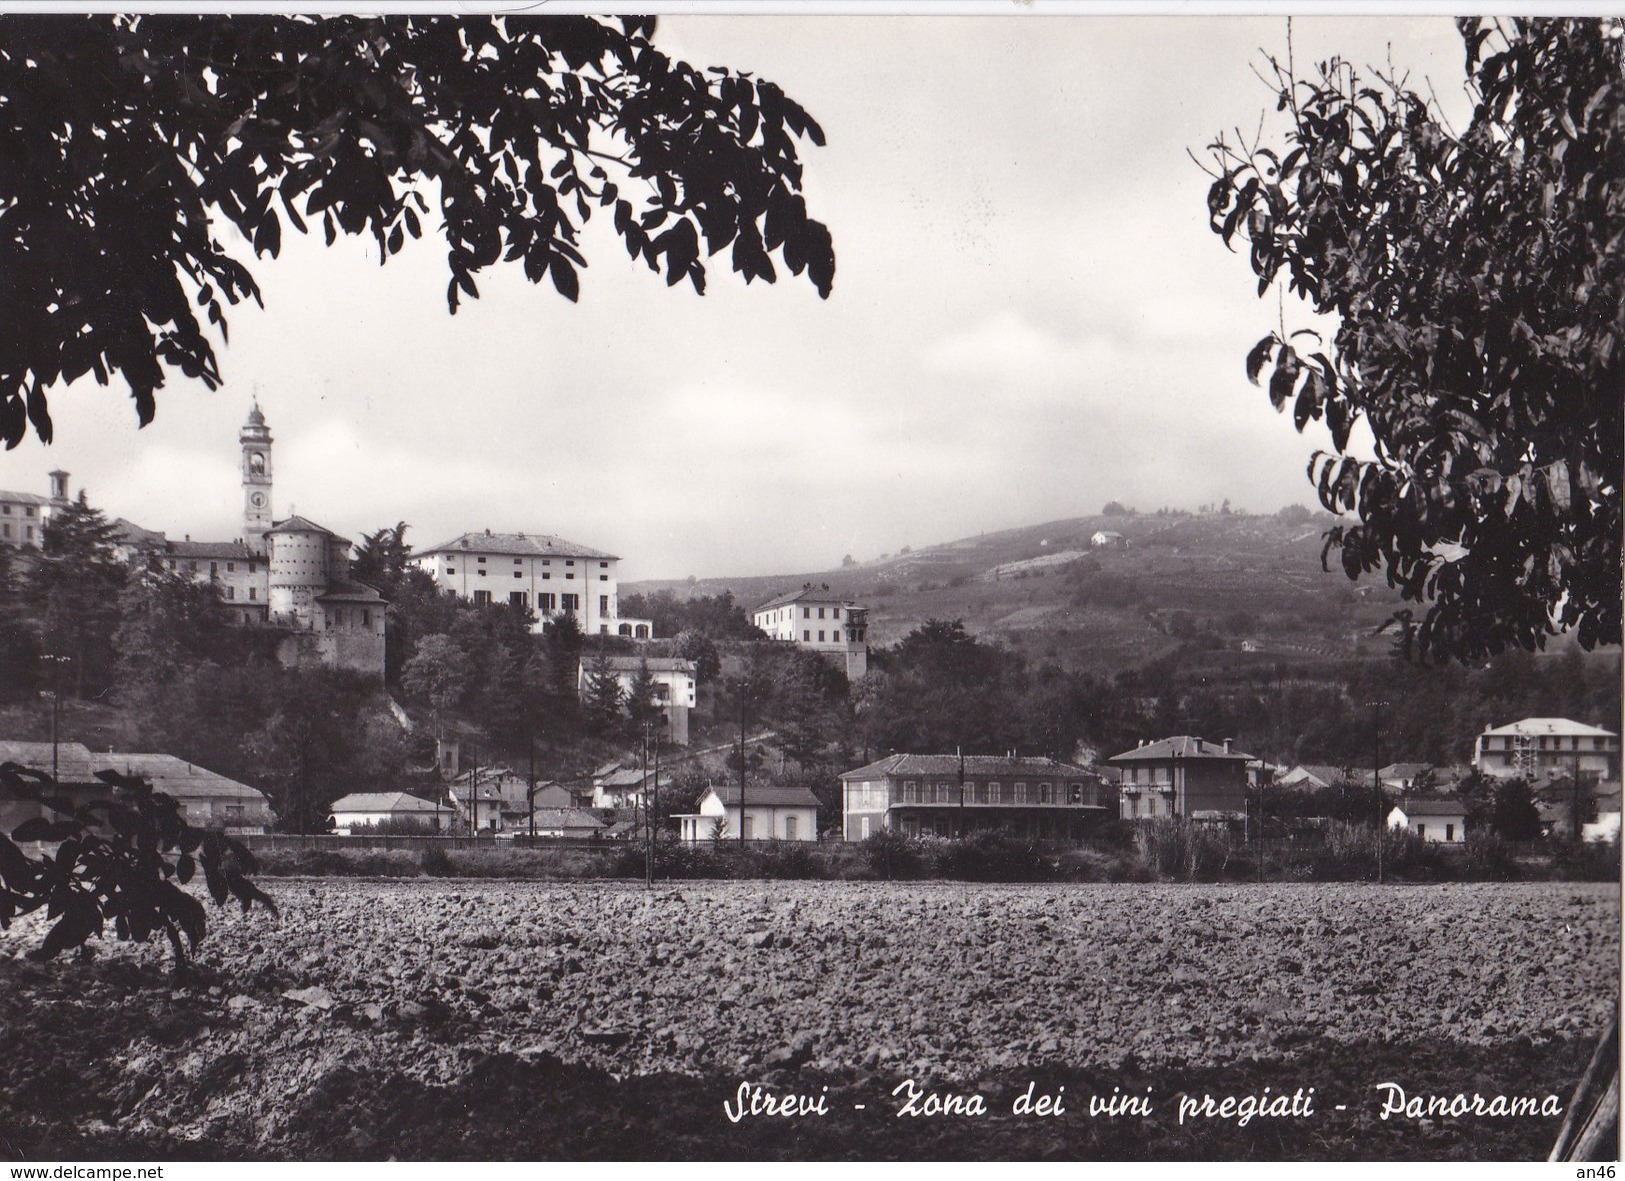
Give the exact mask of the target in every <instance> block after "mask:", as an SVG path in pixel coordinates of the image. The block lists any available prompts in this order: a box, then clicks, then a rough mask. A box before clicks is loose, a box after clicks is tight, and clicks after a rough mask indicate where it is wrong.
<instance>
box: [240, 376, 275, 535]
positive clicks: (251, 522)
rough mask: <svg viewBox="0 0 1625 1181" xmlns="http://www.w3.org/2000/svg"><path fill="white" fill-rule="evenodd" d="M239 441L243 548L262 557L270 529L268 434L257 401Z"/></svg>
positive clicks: (269, 441) (269, 440)
mask: <svg viewBox="0 0 1625 1181" xmlns="http://www.w3.org/2000/svg"><path fill="white" fill-rule="evenodd" d="M238 441H239V442H240V443H241V444H242V447H243V544H244V545H246V546H247V547H248V550H249V552H250V553H254V554H259V555H260V556H262V557H263V556H264V555H265V552H266V551H265V531H266V530H267V529H269V528H270V527H271V523H272V522H271V431H270V428H268V427H267V426H266V425H265V415H263V414H261V413H260V403H259V399H258V398H256V399H255V400H254V408H253V409H252V410H250V411H249V412H248V421H247V422H245V423H244V424H243V429H242V433H241V434H239V435H238Z"/></svg>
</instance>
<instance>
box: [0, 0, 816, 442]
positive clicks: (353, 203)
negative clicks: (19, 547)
mask: <svg viewBox="0 0 1625 1181" xmlns="http://www.w3.org/2000/svg"><path fill="white" fill-rule="evenodd" d="M653 32H654V21H653V20H652V19H650V18H647V17H625V18H620V19H617V20H599V19H596V18H591V17H584V16H567V17H549V18H539V19H538V18H529V17H483V18H472V17H471V18H460V19H454V18H449V17H422V16H374V17H335V18H311V17H261V16H236V17H229V16H203V17H174V16H104V15H92V16H81V17H77V18H70V17H50V16H7V17H6V18H5V19H4V20H3V21H0V95H4V96H5V103H4V112H5V113H4V117H3V118H0V159H3V160H4V161H5V165H6V166H5V167H4V168H3V169H0V272H3V273H4V274H5V275H6V279H7V281H6V283H5V285H4V288H3V290H0V320H3V321H4V322H5V324H6V325H7V329H8V331H7V332H6V334H5V338H4V341H3V342H0V438H3V439H4V440H5V441H6V444H7V446H16V445H17V443H18V442H19V441H20V440H21V439H22V437H23V435H24V434H25V433H26V431H27V427H28V423H29V422H32V424H33V427H34V431H35V433H36V434H38V435H39V437H40V438H41V439H42V440H44V441H49V440H50V438H51V429H52V428H51V419H50V414H49V410H48V407H47V401H46V394H45V391H46V389H47V388H48V387H50V386H52V385H54V384H56V383H57V382H59V381H60V382H63V383H71V382H73V381H75V380H77V379H78V378H80V377H83V376H84V375H86V374H94V375H95V377H96V380H97V381H99V382H101V383H103V384H106V383H107V382H108V381H109V380H110V379H111V378H112V377H114V376H119V377H122V378H123V379H124V381H125V382H127V383H128V385H129V387H130V390H131V393H132V396H133V397H134V399H135V404H136V412H137V415H138V416H139V418H140V421H141V422H142V424H143V425H144V424H145V423H147V422H148V421H150V420H151V418H152V416H153V413H154V410H155V397H154V393H155V391H156V390H157V389H158V388H159V387H160V386H162V385H163V384H164V381H165V377H166V370H168V369H179V370H180V371H181V372H182V373H183V374H185V375H186V376H187V377H192V378H197V379H200V380H202V381H203V382H204V383H205V384H206V385H208V386H209V387H210V388H214V387H215V386H217V385H218V384H219V383H220V371H219V366H218V364H217V361H216V358H215V353H214V349H213V346H212V345H211V344H210V341H209V338H208V335H207V333H206V330H205V328H204V326H203V325H202V324H200V323H199V320H198V310H199V309H203V310H206V315H207V321H208V323H209V324H210V325H215V326H218V327H219V329H220V331H221V334H222V338H224V333H225V329H226V319H225V311H224V306H223V305H224V304H236V303H239V302H241V301H242V300H243V299H245V298H247V299H253V300H255V301H256V302H258V301H259V300H260V291H259V287H258V286H257V284H256V283H255V281H254V277H253V275H252V273H251V272H250V271H249V269H248V268H247V267H245V266H244V265H243V264H242V263H240V262H239V261H237V260H236V259H235V258H233V257H232V255H231V253H230V252H229V251H228V249H227V246H228V244H229V239H228V235H230V236H231V237H234V236H235V232H241V234H242V235H243V237H244V238H245V239H246V240H247V241H248V242H249V243H251V244H252V246H253V249H254V252H255V254H256V256H264V255H267V254H269V255H271V256H273V257H274V256H275V255H276V254H277V253H278V251H279V250H280V248H281V242H282V231H283V226H284V224H287V225H289V226H292V227H293V228H294V229H297V230H299V231H301V232H304V231H305V229H306V219H310V220H312V221H318V222H320V224H321V229H322V232H323V233H324V234H325V236H326V238H327V241H328V242H329V243H332V242H333V241H334V240H335V239H336V237H337V236H338V234H339V233H340V232H342V233H345V234H369V235H371V237H372V238H373V239H374V241H375V242H376V243H377V247H378V252H379V258H380V261H383V260H387V259H388V257H389V256H390V255H393V254H395V253H396V252H398V251H399V250H400V249H401V247H402V245H403V244H404V242H405V240H406V237H407V236H408V235H410V236H411V237H414V238H416V237H419V236H420V235H421V234H422V233H423V231H424V221H425V220H427V221H428V222H429V224H430V225H431V227H432V226H434V225H436V224H438V225H439V226H440V227H441V230H440V232H441V233H443V235H444V237H445V240H446V248H447V252H446V257H447V263H448V264H449V266H450V269H451V280H450V283H449V285H448V287H447V290H446V298H447V303H448V305H449V306H450V308H451V309H452V311H454V312H455V311H456V308H457V304H458V301H459V299H460V298H461V297H463V296H468V297H471V298H472V297H475V296H477V295H478V294H479V292H478V289H477V288H476V286H475V282H474V276H475V275H476V274H477V273H478V272H479V271H480V270H482V269H484V268H486V267H488V266H491V265H492V264H494V263H496V262H497V261H498V260H510V261H517V262H520V263H521V265H522V266H523V268H524V272H525V276H526V278H527V279H529V280H530V281H531V282H533V283H540V282H541V281H542V280H543V279H547V280H549V281H551V283H552V284H553V286H554V288H555V289H556V290H557V291H558V292H559V293H560V294H561V295H563V296H564V297H565V298H567V299H571V300H574V299H575V298H576V297H577V293H578V289H579V284H580V279H579V276H578V273H577V272H578V269H579V268H581V267H584V266H585V265H586V259H585V258H584V257H583V255H582V253H581V251H580V249H579V245H578V242H579V237H578V235H579V232H580V230H581V228H582V227H583V226H584V225H585V223H586V222H587V221H588V220H589V218H591V216H592V215H593V213H594V212H595V211H597V210H602V211H604V212H606V213H608V214H611V215H612V217H613V222H614V228H615V232H616V233H617V234H618V235H619V237H620V238H621V240H622V242H623V243H624V244H625V246H626V249H627V252H628V253H629V254H630V255H631V256H632V257H633V258H634V259H639V258H641V259H642V260H643V261H644V262H645V263H647V264H648V266H649V267H650V269H651V270H656V271H658V270H659V269H660V268H661V267H662V266H663V267H664V268H665V278H666V282H667V283H668V284H675V283H679V282H681V281H683V280H684V279H687V280H688V281H689V282H691V283H692V284H693V285H694V288H695V290H697V291H700V292H702V293H703V291H704V290H705V279H706V268H705V262H704V260H705V259H706V258H707V257H709V256H711V255H714V254H716V253H717V252H718V251H720V250H723V249H725V248H731V249H730V253H729V256H728V257H729V262H730V264H731V266H732V268H733V269H734V270H735V271H736V272H738V273H739V274H741V275H743V276H744V278H745V281H746V282H747V283H748V282H750V281H751V280H753V279H758V278H759V279H763V280H765V281H767V282H772V281H773V280H774V278H775V276H776V269H775V265H774V262H773V257H772V256H774V255H777V257H778V258H779V260H780V261H781V262H782V264H783V265H784V266H785V267H787V268H788V269H789V270H790V271H791V272H792V273H793V274H797V275H800V274H802V273H806V274H807V276H808V278H809V279H810V280H811V281H812V283H813V285H814V286H815V287H816V288H817V290H818V292H819V294H820V295H824V296H827V295H828V294H829V291H830V286H831V284H832V283H833V281H834V274H835V255H834V250H833V247H832V245H831V242H830V237H829V232H828V230H827V229H826V228H825V227H824V226H823V225H822V224H820V223H819V222H817V221H814V220H812V219H811V218H809V217H808V216H807V211H806V204H805V201H804V199H803V196H802V193H801V162H800V159H799V157H798V155H797V142H798V140H801V139H810V140H811V141H812V142H813V143H815V144H822V143H823V132H822V131H821V130H820V129H819V127H818V125H817V123H815V122H814V121H813V120H812V119H811V118H810V117H809V116H808V115H807V113H806V112H805V111H803V110H802V109H801V107H799V106H798V105H796V104H795V103H794V102H793V101H791V100H790V99H789V98H788V97H787V96H785V94H784V93H783V92H782V91H781V90H780V89H779V88H778V87H777V86H775V85H773V83H771V82H768V81H766V80H764V79H759V78H755V77H752V76H751V75H749V74H742V73H736V72H734V71H730V70H725V69H709V70H703V71H702V70H699V69H696V68H694V67H692V66H690V65H688V64H686V63H684V62H681V61H677V60H674V59H672V58H670V57H668V56H667V55H665V54H663V53H661V52H660V51H659V50H658V49H656V48H655V47H654V45H653V43H652V42H651V37H652V35H653ZM627 182H631V183H627ZM623 183H625V184H626V187H627V189H628V191H629V192H635V193H636V194H637V195H636V196H626V195H623V194H622V192H621V188H620V186H621V184H623ZM426 191H428V192H433V193H435V194H436V199H437V200H438V203H439V204H438V208H437V209H435V210H434V211H433V213H432V214H431V212H430V206H429V202H428V200H427V199H426V198H425V196H424V193H425V192H426ZM227 225H229V226H231V227H233V228H232V230H230V231H228V230H227V229H226V226H227ZM63 309H72V313H71V314H64V311H63Z"/></svg>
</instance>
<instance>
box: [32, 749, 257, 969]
mask: <svg viewBox="0 0 1625 1181" xmlns="http://www.w3.org/2000/svg"><path fill="white" fill-rule="evenodd" d="M97 778H98V779H100V780H101V781H102V782H103V783H105V784H107V785H108V787H109V788H110V789H112V790H111V793H110V798H107V799H93V800H91V801H89V802H88V803H79V804H76V803H75V802H74V801H73V800H72V799H70V798H68V797H67V796H65V795H63V794H61V793H60V791H59V790H58V787H57V785H56V784H55V783H54V782H53V781H52V779H51V777H50V776H49V775H46V774H45V773H43V772H40V771H32V770H29V769H27V768H24V767H19V766H17V764H15V763H4V764H0V797H4V798H9V799H12V800H22V801H29V802H32V803H35V804H37V805H39V806H40V808H41V810H42V813H45V812H48V813H50V814H51V816H54V817H55V819H51V818H50V817H48V816H46V815H43V814H42V815H40V816H36V817H34V818H33V819H31V820H25V821H24V822H23V823H22V824H20V825H18V826H17V828H16V829H15V830H14V831H13V832H12V833H11V835H10V836H9V837H8V836H6V835H4V834H0V925H5V924H9V923H10V921H11V920H12V919H13V918H15V917H17V916H19V915H24V914H29V913H31V912H33V911H36V910H39V909H41V908H44V909H45V911H46V914H47V916H48V917H50V918H53V919H55V920H56V922H55V923H53V924H52V926H51V928H50V930H48V931H47V932H46V934H45V939H44V941H43V942H42V943H41V945H40V946H39V947H38V948H37V949H36V950H35V952H33V953H32V954H34V955H35V956H36V958H39V959H50V958H52V957H53V956H56V955H60V954H61V953H62V952H64V951H72V950H73V949H75V948H78V947H82V946H83V945H84V944H85V943H86V942H87V941H88V940H89V939H91V938H92V937H94V936H98V935H101V934H102V933H103V932H104V931H105V929H106V925H107V924H108V923H109V922H111V923H112V925H113V931H114V933H115V934H116V935H117V937H118V938H120V939H127V940H132V941H134V942H138V943H141V942H145V941H146V940H147V939H149V938H150V937H152V936H153V935H155V934H157V933H159V932H162V933H163V934H164V935H165V936H166V937H167V938H168V939H169V944H170V947H171V949H172V950H173V951H174V954H175V967H176V970H177V971H183V970H184V969H185V967H186V963H187V955H188V951H189V950H192V949H195V948H196V947H197V944H198V942H199V941H200V940H202V938H203V935H204V931H205V927H206V919H205V915H204V909H203V904H202V903H201V902H199V901H198V899H197V898H195V897H194V896H193V895H191V894H189V893H188V892H187V891H185V890H183V889H181V887H182V886H184V885H186V884H187V883H188V882H189V881H191V880H192V878H193V877H194V876H195V875H196V874H197V872H198V871H199V870H202V872H203V880H204V883H205V885H206V886H207V888H208V892H209V895H210V897H212V898H213V899H214V900H215V901H216V902H217V903H224V902H226V900H227V899H235V900H236V901H238V902H240V903H241V904H242V907H243V910H244V912H245V913H246V912H247V911H248V909H249V908H250V907H251V906H252V905H253V904H254V903H256V902H258V903H260V904H261V905H262V906H265V907H266V908H267V909H269V910H270V911H271V912H272V913H273V914H274V913H276V904H275V903H274V902H272V901H271V899H270V898H269V897H267V896H266V895H265V894H264V893H263V892H262V891H261V890H260V889H259V888H258V887H257V886H255V885H254V883H253V882H251V881H250V880H249V879H248V877H247V875H248V874H250V873H252V872H253V871H254V857H253V854H252V853H250V852H249V851H248V849H247V848H246V847H245V846H244V845H243V844H242V843H241V842H239V841H236V840H233V839H232V838H231V837H229V836H227V835H225V834H224V833H223V832H217V831H206V830H202V829H197V828H193V827H191V826H190V825H188V824H187V823H186V819H185V817H184V815H183V814H182V812H181V807H180V805H179V804H178V803H176V801H175V800H174V799H172V798H170V797H169V796H167V795H165V794H163V793H162V792H155V791H153V790H152V786H151V785H150V784H149V783H147V782H146V781H145V780H142V779H139V778H131V777H128V776H123V775H119V774H117V773H116V772H113V771H100V772H98V773H97ZM19 841H21V842H33V841H39V842H46V843H56V851H55V852H54V853H45V854H42V855H41V856H39V857H30V856H28V855H27V854H25V853H24V852H23V851H22V850H21V849H20V848H19V847H18V845H17V842H19ZM183 936H184V941H183Z"/></svg>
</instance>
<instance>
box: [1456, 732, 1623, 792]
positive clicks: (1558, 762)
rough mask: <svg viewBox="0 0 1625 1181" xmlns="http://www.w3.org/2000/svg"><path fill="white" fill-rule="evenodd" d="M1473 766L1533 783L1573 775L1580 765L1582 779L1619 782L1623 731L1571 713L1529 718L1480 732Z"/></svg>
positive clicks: (1474, 746)
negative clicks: (1573, 717) (1576, 719)
mask: <svg viewBox="0 0 1625 1181" xmlns="http://www.w3.org/2000/svg"><path fill="white" fill-rule="evenodd" d="M1473 766H1474V767H1475V768H1477V769H1478V771H1479V772H1480V773H1481V774H1484V775H1493V776H1495V778H1497V779H1512V778H1521V779H1527V780H1529V781H1530V782H1531V783H1536V782H1539V781H1541V780H1545V779H1550V778H1551V777H1553V776H1554V775H1572V774H1573V773H1574V771H1575V770H1576V768H1578V770H1579V772H1580V777H1581V779H1590V780H1594V781H1595V780H1601V781H1603V782H1617V781H1618V779H1619V735H1618V734H1616V733H1614V731H1612V730H1604V729H1602V728H1601V727H1598V726H1588V725H1586V724H1584V723H1583V722H1571V721H1570V720H1569V719H1568V718H1524V719H1523V720H1522V721H1520V722H1512V723H1510V724H1508V725H1505V726H1491V727H1489V728H1487V729H1486V730H1485V731H1484V733H1482V734H1480V735H1479V736H1478V740H1477V741H1476V742H1475V743H1474V744H1473Z"/></svg>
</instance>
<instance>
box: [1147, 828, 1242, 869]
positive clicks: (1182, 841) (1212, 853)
mask: <svg viewBox="0 0 1625 1181" xmlns="http://www.w3.org/2000/svg"><path fill="white" fill-rule="evenodd" d="M1134 844H1135V848H1136V849H1137V850H1138V851H1139V854H1140V860H1141V861H1142V862H1144V864H1145V867H1146V869H1147V871H1148V872H1149V873H1150V874H1151V875H1152V876H1154V877H1158V878H1168V879H1172V880H1174V881H1182V882H1213V881H1219V880H1220V879H1222V878H1223V877H1224V873H1225V869H1226V867H1227V866H1228V865H1229V864H1230V858H1231V854H1232V852H1233V849H1232V846H1231V842H1230V833H1229V832H1228V831H1227V830H1226V829H1223V828H1215V827H1213V826H1211V825H1206V824H1192V823H1190V822H1189V821H1185V820H1179V819H1175V818H1173V817H1158V818H1156V819H1154V820H1144V821H1140V822H1138V824H1137V825H1136V828H1135V832H1134Z"/></svg>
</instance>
